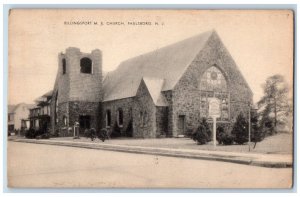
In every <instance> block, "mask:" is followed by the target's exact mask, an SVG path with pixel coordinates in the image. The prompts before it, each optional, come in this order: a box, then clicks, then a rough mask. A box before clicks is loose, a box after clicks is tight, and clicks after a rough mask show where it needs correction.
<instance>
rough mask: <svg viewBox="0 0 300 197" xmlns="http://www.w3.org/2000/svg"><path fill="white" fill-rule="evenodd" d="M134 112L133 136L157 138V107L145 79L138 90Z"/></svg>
mask: <svg viewBox="0 0 300 197" xmlns="http://www.w3.org/2000/svg"><path fill="white" fill-rule="evenodd" d="M132 112H133V136H134V137H142V138H155V137H156V117H155V115H156V108H155V106H154V103H153V100H152V98H151V95H150V94H149V92H148V89H147V87H146V85H145V83H144V81H143V80H142V82H141V84H140V86H139V88H138V90H137V94H136V97H135V98H134V105H133V111H132ZM145 113H146V115H145Z"/></svg>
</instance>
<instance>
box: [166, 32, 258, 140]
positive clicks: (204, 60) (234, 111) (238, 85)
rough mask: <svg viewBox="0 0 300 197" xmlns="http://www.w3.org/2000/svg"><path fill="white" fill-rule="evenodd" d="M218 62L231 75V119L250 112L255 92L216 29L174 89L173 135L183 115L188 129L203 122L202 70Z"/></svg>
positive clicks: (229, 90) (228, 83)
mask: <svg viewBox="0 0 300 197" xmlns="http://www.w3.org/2000/svg"><path fill="white" fill-rule="evenodd" d="M214 65H215V66H217V67H218V68H219V69H220V70H221V71H222V72H223V74H224V76H225V78H226V79H227V85H228V92H229V94H230V112H229V113H230V121H229V122H231V123H232V122H234V121H235V119H236V117H237V115H238V114H239V113H240V112H243V113H246V112H247V109H248V102H251V103H252V98H253V94H252V92H251V90H250V88H249V87H248V85H247V83H246V81H245V79H244V78H243V76H242V74H241V73H240V71H239V69H238V67H237V66H236V64H235V62H234V60H233V59H232V57H231V56H230V54H229V52H228V51H227V49H226V48H225V46H224V45H223V44H222V42H221V40H220V38H219V37H218V35H217V34H216V33H213V34H212V36H211V37H210V39H209V40H208V42H207V43H206V45H205V46H204V48H203V49H202V51H201V52H200V53H199V54H198V55H197V57H196V58H195V59H194V61H193V62H192V63H191V65H190V66H189V67H188V69H187V70H186V72H185V73H184V75H183V76H182V78H181V79H180V80H179V82H178V83H177V84H176V86H175V88H174V89H173V92H172V96H173V97H172V101H173V106H172V107H173V108H172V111H171V113H172V115H169V117H170V116H172V122H173V136H176V135H177V132H178V116H179V115H185V117H186V128H187V129H189V128H193V127H197V125H198V124H199V123H200V119H201V117H202V115H201V114H200V98H201V95H200V89H199V87H198V86H199V82H200V78H201V76H202V74H203V73H204V72H205V71H206V70H207V69H208V68H209V67H211V66H214ZM246 117H247V116H246ZM169 122H170V120H169Z"/></svg>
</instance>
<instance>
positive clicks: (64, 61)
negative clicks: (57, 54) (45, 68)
mask: <svg viewBox="0 0 300 197" xmlns="http://www.w3.org/2000/svg"><path fill="white" fill-rule="evenodd" d="M66 66H67V65H66V59H65V58H63V59H62V70H63V73H62V74H63V75H64V74H66V69H67V68H66Z"/></svg>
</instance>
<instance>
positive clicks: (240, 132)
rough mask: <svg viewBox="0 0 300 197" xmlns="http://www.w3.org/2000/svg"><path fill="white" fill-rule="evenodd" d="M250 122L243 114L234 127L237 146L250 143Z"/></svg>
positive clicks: (233, 131)
mask: <svg viewBox="0 0 300 197" xmlns="http://www.w3.org/2000/svg"><path fill="white" fill-rule="evenodd" d="M248 132H249V131H248V122H247V121H246V119H245V117H244V116H243V114H242V113H240V114H239V115H238V117H237V119H236V122H235V123H234V125H233V129H232V132H231V133H232V135H233V137H234V141H235V142H236V143H237V144H244V143H245V142H247V141H248Z"/></svg>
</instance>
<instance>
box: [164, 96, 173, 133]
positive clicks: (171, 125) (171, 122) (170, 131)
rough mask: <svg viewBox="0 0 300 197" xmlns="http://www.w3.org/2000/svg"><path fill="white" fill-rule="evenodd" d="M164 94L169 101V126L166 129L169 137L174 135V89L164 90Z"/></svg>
mask: <svg viewBox="0 0 300 197" xmlns="http://www.w3.org/2000/svg"><path fill="white" fill-rule="evenodd" d="M162 95H163V96H164V97H165V98H166V101H167V102H168V114H167V116H168V117H167V119H168V127H167V130H166V135H167V136H168V137H172V136H173V95H172V90H168V91H164V92H162Z"/></svg>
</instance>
